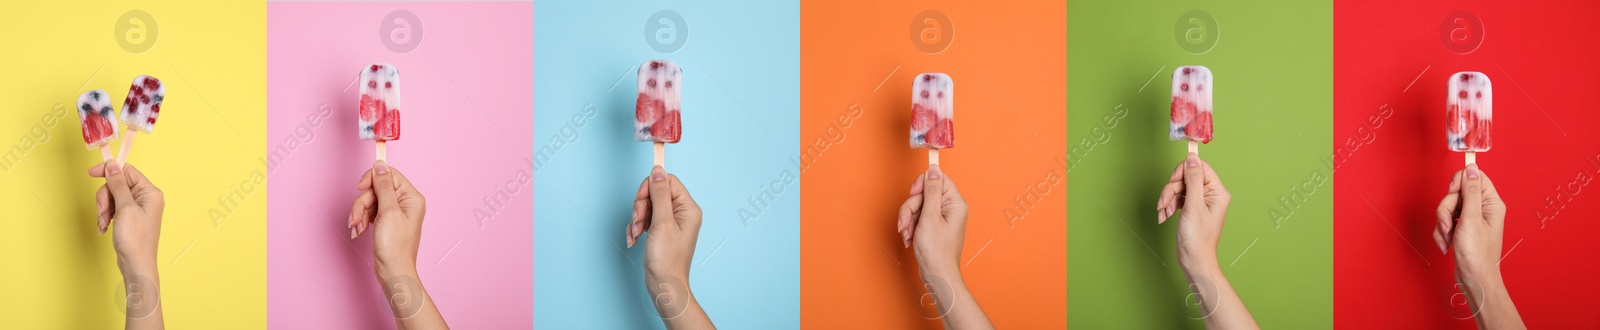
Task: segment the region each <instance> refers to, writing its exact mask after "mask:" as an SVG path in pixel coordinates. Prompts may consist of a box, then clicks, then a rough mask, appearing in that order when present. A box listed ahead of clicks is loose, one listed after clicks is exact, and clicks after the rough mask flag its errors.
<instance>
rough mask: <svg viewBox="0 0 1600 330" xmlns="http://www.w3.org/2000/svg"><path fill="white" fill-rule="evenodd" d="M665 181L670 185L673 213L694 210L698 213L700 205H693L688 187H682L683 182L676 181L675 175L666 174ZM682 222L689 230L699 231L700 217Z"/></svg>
mask: <svg viewBox="0 0 1600 330" xmlns="http://www.w3.org/2000/svg"><path fill="white" fill-rule="evenodd" d="M667 179H668V180H667V181H668V182H669V183H671V184H672V209H673V210H674V211H677V210H695V211H696V212H697V213H698V210H700V204H699V203H695V201H694V197H693V196H689V187H687V186H684V185H683V180H678V176H677V175H676V174H667ZM683 220H684V221H685V224H687V225H688V226H689V229H690V230H693V231H695V232H699V231H700V220H701V219H700V217H698V216H694V217H685V218H684V219H683Z"/></svg>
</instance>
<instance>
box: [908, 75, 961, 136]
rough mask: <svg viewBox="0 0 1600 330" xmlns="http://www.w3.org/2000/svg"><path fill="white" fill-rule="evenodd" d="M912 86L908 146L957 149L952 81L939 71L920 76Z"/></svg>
mask: <svg viewBox="0 0 1600 330" xmlns="http://www.w3.org/2000/svg"><path fill="white" fill-rule="evenodd" d="M914 79H915V80H913V81H912V83H911V147H912V148H929V149H944V148H951V147H955V146H956V135H955V122H954V121H955V108H956V102H955V96H956V94H955V81H954V80H951V79H950V75H946V74H943V73H938V72H928V73H923V74H919V75H917V76H916V78H914Z"/></svg>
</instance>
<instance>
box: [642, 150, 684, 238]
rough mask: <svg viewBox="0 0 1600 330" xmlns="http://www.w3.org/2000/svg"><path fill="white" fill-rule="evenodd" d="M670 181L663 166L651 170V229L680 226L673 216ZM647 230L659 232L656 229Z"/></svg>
mask: <svg viewBox="0 0 1600 330" xmlns="http://www.w3.org/2000/svg"><path fill="white" fill-rule="evenodd" d="M668 180H669V179H668V178H667V170H666V169H664V168H661V166H656V167H655V168H653V169H650V208H651V210H650V227H656V226H663V225H666V226H677V225H678V221H677V219H676V218H674V217H673V216H672V182H670V181H668ZM645 230H648V231H650V232H658V231H657V230H656V228H645Z"/></svg>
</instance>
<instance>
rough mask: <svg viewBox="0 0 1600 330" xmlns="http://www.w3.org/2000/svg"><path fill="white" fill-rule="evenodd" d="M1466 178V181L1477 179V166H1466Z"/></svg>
mask: <svg viewBox="0 0 1600 330" xmlns="http://www.w3.org/2000/svg"><path fill="white" fill-rule="evenodd" d="M1467 178H1468V179H1477V178H1478V165H1477V164H1472V165H1467Z"/></svg>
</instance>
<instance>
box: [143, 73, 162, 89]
mask: <svg viewBox="0 0 1600 330" xmlns="http://www.w3.org/2000/svg"><path fill="white" fill-rule="evenodd" d="M144 88H145V89H149V90H157V89H161V81H160V80H156V77H150V76H145V77H144Z"/></svg>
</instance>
